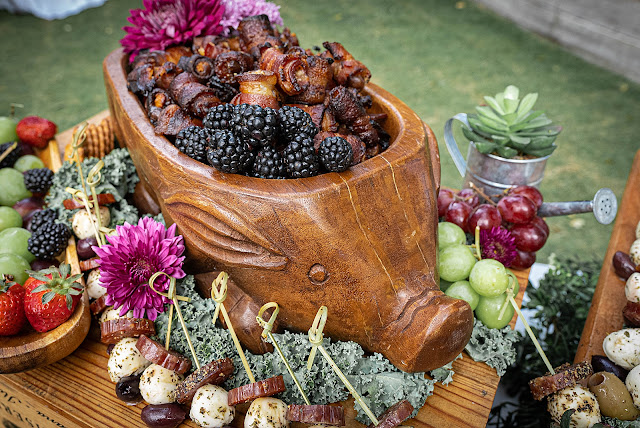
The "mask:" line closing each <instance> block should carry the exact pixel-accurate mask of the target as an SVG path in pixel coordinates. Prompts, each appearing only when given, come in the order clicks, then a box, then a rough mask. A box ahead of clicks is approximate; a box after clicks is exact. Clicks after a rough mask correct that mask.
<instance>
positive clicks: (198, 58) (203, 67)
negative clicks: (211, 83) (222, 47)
mask: <svg viewBox="0 0 640 428" xmlns="http://www.w3.org/2000/svg"><path fill="white" fill-rule="evenodd" d="M178 67H180V68H181V69H182V70H184V71H187V72H189V73H191V74H193V75H194V76H196V77H197V78H198V79H200V81H201V82H204V81H206V80H208V79H210V78H211V76H213V75H214V74H215V68H214V65H213V59H211V58H209V57H206V56H203V55H191V56H183V57H182V58H180V61H178Z"/></svg>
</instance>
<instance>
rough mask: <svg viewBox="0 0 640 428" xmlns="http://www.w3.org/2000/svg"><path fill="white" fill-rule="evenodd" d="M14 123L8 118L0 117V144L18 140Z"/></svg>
mask: <svg viewBox="0 0 640 428" xmlns="http://www.w3.org/2000/svg"><path fill="white" fill-rule="evenodd" d="M16 125H17V124H16V121H15V120H13V119H12V118H10V117H6V116H2V117H0V144H2V143H7V142H9V141H16V140H18V135H17V134H16Z"/></svg>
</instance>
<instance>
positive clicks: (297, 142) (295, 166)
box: [283, 134, 320, 178]
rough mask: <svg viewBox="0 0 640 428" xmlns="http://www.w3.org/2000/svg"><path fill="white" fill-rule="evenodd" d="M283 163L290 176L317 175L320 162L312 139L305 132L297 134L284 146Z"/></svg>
mask: <svg viewBox="0 0 640 428" xmlns="http://www.w3.org/2000/svg"><path fill="white" fill-rule="evenodd" d="M283 154H284V160H285V165H286V166H287V172H288V173H289V176H290V177H291V178H302V177H311V176H314V175H318V171H319V169H320V164H319V163H318V159H317V157H316V153H315V149H314V148H313V140H312V139H311V138H309V137H308V136H306V135H305V134H298V135H296V136H295V137H294V139H293V140H292V141H291V142H290V143H289V144H288V145H287V147H285V149H284V151H283Z"/></svg>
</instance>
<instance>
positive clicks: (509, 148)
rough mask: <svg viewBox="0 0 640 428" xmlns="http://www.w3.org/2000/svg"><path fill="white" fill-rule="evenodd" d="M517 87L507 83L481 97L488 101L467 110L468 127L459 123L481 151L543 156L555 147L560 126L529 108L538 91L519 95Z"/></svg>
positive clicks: (510, 154) (508, 156) (505, 155)
mask: <svg viewBox="0 0 640 428" xmlns="http://www.w3.org/2000/svg"><path fill="white" fill-rule="evenodd" d="M519 96H520V90H519V89H518V88H517V87H515V86H513V85H509V86H507V88H506V89H505V90H504V92H500V93H498V94H496V96H495V97H489V96H486V97H484V99H485V101H486V102H487V105H482V106H478V107H476V112H477V113H476V114H469V115H468V116H467V120H468V121H469V125H470V128H469V127H467V126H463V127H462V132H463V134H464V136H465V137H467V138H468V139H469V140H471V141H473V142H474V144H475V146H476V148H477V149H478V151H479V152H480V153H485V154H489V153H495V154H497V155H498V156H500V157H503V158H513V157H515V156H529V157H542V156H547V155H550V154H551V153H552V152H553V151H554V150H555V149H556V147H557V146H556V145H555V144H554V141H555V139H556V137H557V136H558V134H559V133H560V131H561V130H562V128H561V127H560V126H554V125H552V121H551V120H550V119H549V118H547V116H545V114H544V112H543V111H542V110H532V109H533V105H534V104H535V103H536V101H537V99H538V94H537V93H531V94H527V95H525V96H524V97H523V98H522V100H520V98H519Z"/></svg>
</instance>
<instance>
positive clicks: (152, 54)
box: [131, 51, 167, 70]
mask: <svg viewBox="0 0 640 428" xmlns="http://www.w3.org/2000/svg"><path fill="white" fill-rule="evenodd" d="M166 61H167V55H166V53H165V52H164V51H149V52H140V53H139V54H138V55H136V57H135V58H134V60H133V62H132V63H131V69H132V70H133V69H134V68H136V67H139V66H141V65H144V64H149V65H152V66H154V67H157V66H159V65H162V64H164V63H165V62H166Z"/></svg>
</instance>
